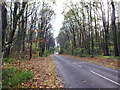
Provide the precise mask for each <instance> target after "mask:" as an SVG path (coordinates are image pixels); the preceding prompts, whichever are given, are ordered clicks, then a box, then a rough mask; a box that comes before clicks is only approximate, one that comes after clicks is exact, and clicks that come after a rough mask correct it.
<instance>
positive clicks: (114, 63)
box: [60, 54, 120, 70]
mask: <svg viewBox="0 0 120 90" xmlns="http://www.w3.org/2000/svg"><path fill="white" fill-rule="evenodd" d="M60 55H61V54H60ZM61 56H65V57H68V58H73V59H76V60H81V61H85V62H91V63H94V64H97V65H101V66H105V67H108V68H112V69H116V70H120V67H119V65H120V64H119V63H120V60H119V59H114V58H107V57H97V56H94V57H78V56H72V55H66V54H62V55H61Z"/></svg>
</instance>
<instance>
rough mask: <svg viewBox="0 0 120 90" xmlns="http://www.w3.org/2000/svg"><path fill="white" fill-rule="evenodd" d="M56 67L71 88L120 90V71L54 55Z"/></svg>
mask: <svg viewBox="0 0 120 90" xmlns="http://www.w3.org/2000/svg"><path fill="white" fill-rule="evenodd" d="M53 59H54V60H55V63H56V66H57V67H58V69H59V71H60V73H62V74H63V77H64V79H65V81H66V82H67V84H66V85H65V87H71V88H119V87H120V82H119V77H118V76H120V75H119V73H118V72H119V71H117V70H114V69H110V68H107V67H103V66H99V65H96V64H92V63H89V62H83V61H80V60H75V59H71V58H67V57H64V56H60V55H56V54H55V55H53Z"/></svg>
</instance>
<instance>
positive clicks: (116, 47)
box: [111, 0, 119, 56]
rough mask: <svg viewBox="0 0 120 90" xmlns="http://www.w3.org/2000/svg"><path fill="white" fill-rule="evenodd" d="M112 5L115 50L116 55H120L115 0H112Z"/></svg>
mask: <svg viewBox="0 0 120 90" xmlns="http://www.w3.org/2000/svg"><path fill="white" fill-rule="evenodd" d="M111 5H112V16H111V24H112V31H113V42H114V52H115V56H119V52H118V44H117V33H116V32H117V28H116V23H115V5H114V2H113V0H111Z"/></svg>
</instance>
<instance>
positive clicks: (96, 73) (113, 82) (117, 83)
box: [89, 70, 120, 86]
mask: <svg viewBox="0 0 120 90" xmlns="http://www.w3.org/2000/svg"><path fill="white" fill-rule="evenodd" d="M89 71H90V72H91V73H93V74H96V75H98V76H99V77H102V78H104V79H106V80H108V81H110V82H112V83H114V84H116V85H119V86H120V84H119V83H117V82H115V81H113V80H111V79H109V78H107V77H105V76H103V75H100V74H98V73H96V72H94V71H92V70H89Z"/></svg>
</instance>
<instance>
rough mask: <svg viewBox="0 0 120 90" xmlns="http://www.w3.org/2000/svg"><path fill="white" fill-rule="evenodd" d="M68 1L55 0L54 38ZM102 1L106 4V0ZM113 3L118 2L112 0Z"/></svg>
mask: <svg viewBox="0 0 120 90" xmlns="http://www.w3.org/2000/svg"><path fill="white" fill-rule="evenodd" d="M68 1H69V0H56V5H55V7H54V9H55V13H56V17H55V21H54V23H53V29H54V37H57V36H58V33H59V30H60V28H61V27H62V21H63V20H64V16H63V15H62V12H63V10H64V5H65V3H67V2H68ZM71 1H72V2H73V3H76V2H81V1H89V0H71ZM102 1H104V3H106V2H107V0H102ZM114 1H117V2H119V1H120V0H114ZM106 5H107V4H106ZM65 9H66V8H65Z"/></svg>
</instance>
